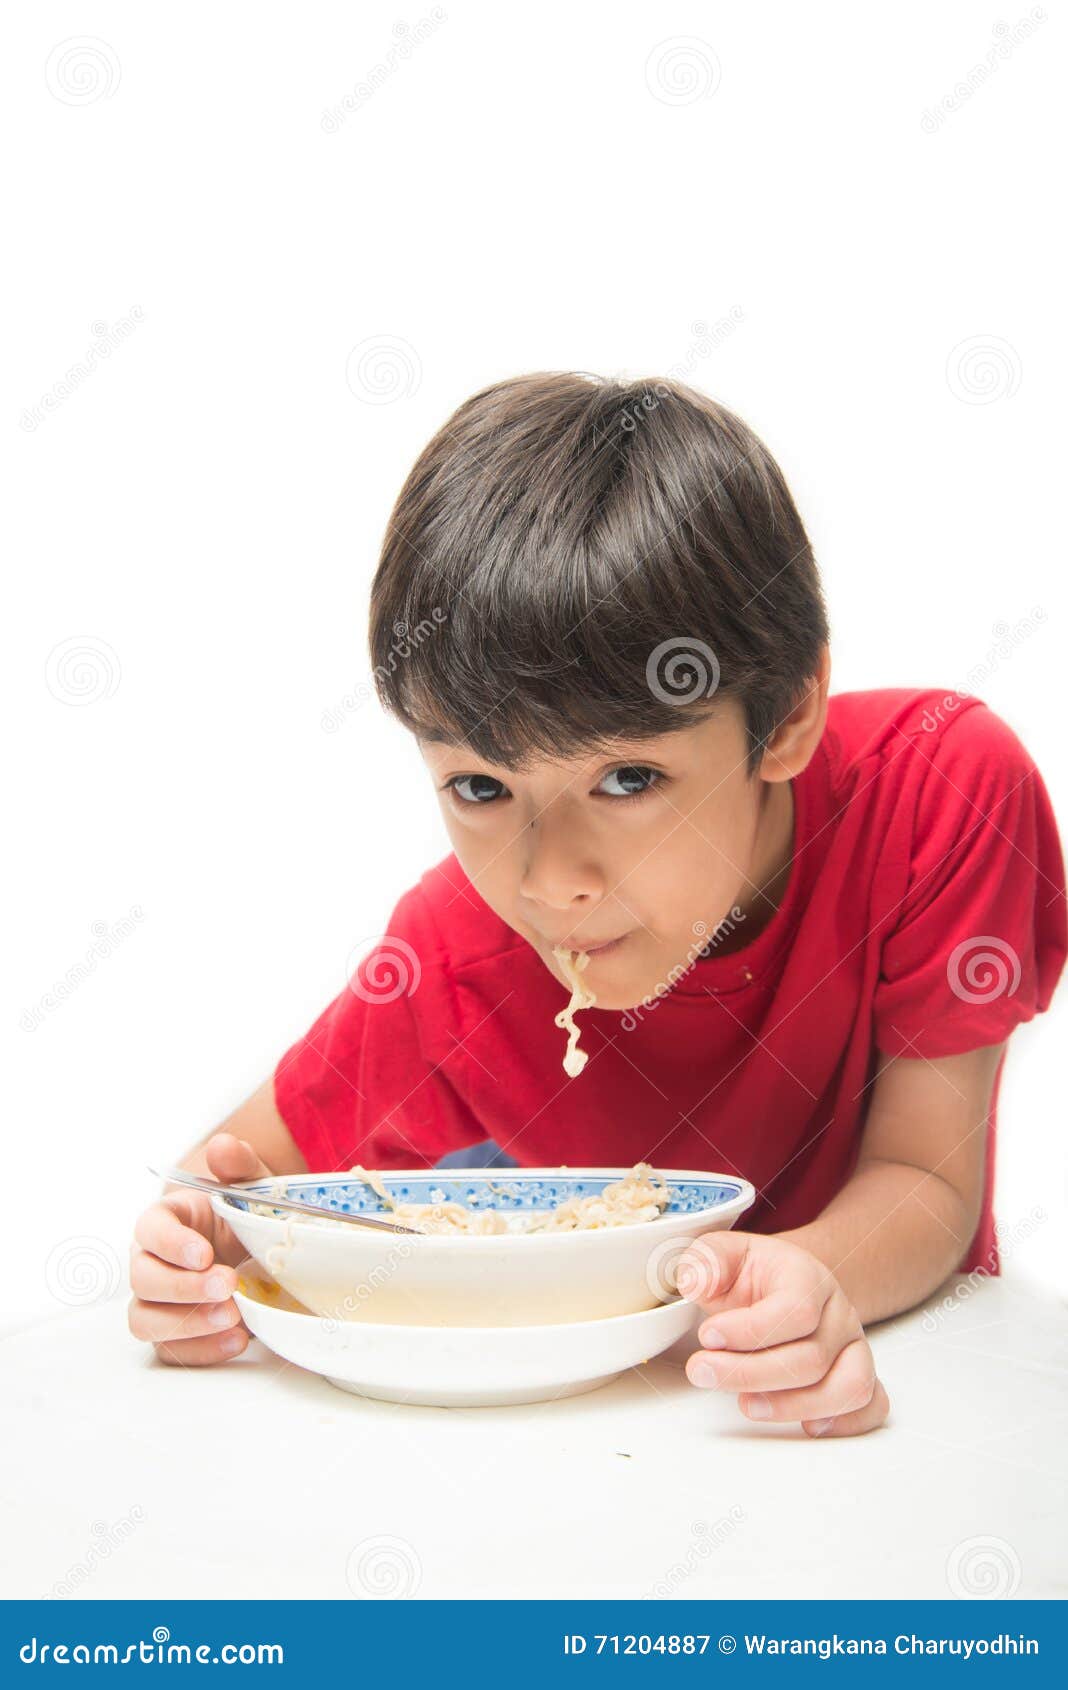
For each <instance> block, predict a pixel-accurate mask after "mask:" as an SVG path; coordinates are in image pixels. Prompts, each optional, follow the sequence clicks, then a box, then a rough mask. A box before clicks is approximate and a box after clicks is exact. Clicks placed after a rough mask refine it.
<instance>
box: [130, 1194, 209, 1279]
mask: <svg viewBox="0 0 1068 1690" xmlns="http://www.w3.org/2000/svg"><path fill="white" fill-rule="evenodd" d="M211 1223H212V1214H211V1209H210V1206H209V1205H208V1204H207V1201H206V1200H205V1199H198V1196H197V1194H196V1193H194V1192H187V1191H170V1192H168V1193H167V1195H166V1196H165V1197H161V1198H160V1200H159V1202H158V1203H153V1204H152V1207H151V1208H149V1209H146V1210H145V1212H144V1214H143V1215H141V1216H140V1218H139V1220H138V1222H137V1225H136V1226H135V1227H134V1238H135V1239H136V1240H137V1242H138V1244H140V1245H141V1248H142V1249H144V1250H148V1251H149V1252H150V1253H151V1254H152V1255H153V1256H158V1257H159V1258H160V1260H161V1261H164V1262H172V1263H173V1264H174V1266H175V1267H184V1268H193V1269H202V1268H209V1267H210V1266H211V1263H212V1247H211V1244H210V1243H209V1241H208V1238H207V1237H206V1236H205V1233H208V1234H210V1233H211V1231H212V1224H211Z"/></svg>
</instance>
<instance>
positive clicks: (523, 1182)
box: [230, 1168, 742, 1215]
mask: <svg viewBox="0 0 1068 1690" xmlns="http://www.w3.org/2000/svg"><path fill="white" fill-rule="evenodd" d="M381 1177H382V1183H383V1185H384V1186H385V1187H386V1190H387V1191H388V1192H389V1193H390V1195H391V1196H392V1197H393V1199H394V1201H395V1202H399V1203H440V1202H446V1203H465V1204H466V1205H467V1206H468V1208H471V1209H479V1208H481V1209H499V1210H501V1211H504V1212H512V1211H515V1210H530V1209H551V1208H554V1207H555V1206H556V1205H557V1204H558V1203H566V1202H567V1201H568V1199H569V1198H571V1197H591V1196H594V1195H596V1194H597V1193H599V1192H601V1191H603V1190H604V1188H605V1186H606V1185H611V1184H613V1183H614V1181H616V1180H617V1179H618V1178H619V1177H620V1176H619V1175H618V1174H604V1175H587V1176H585V1177H583V1178H579V1177H577V1176H575V1175H568V1174H561V1175H552V1176H540V1175H524V1174H522V1173H519V1174H515V1173H512V1172H511V1171H508V1172H502V1173H496V1174H495V1173H493V1172H487V1173H484V1174H476V1173H471V1172H468V1173H466V1174H465V1176H464V1177H462V1178H457V1177H452V1178H450V1177H449V1174H448V1173H447V1172H446V1171H445V1170H443V1169H440V1168H434V1169H430V1170H428V1173H427V1175H426V1176H425V1177H423V1178H420V1179H416V1180H411V1179H404V1178H399V1177H395V1176H393V1175H391V1174H389V1173H384V1174H383V1175H382V1176H381ZM670 1183H671V1199H670V1201H669V1202H668V1204H667V1206H666V1208H665V1209H664V1210H663V1211H662V1212H663V1214H665V1215H693V1214H698V1213H703V1212H705V1211H707V1210H709V1209H716V1208H719V1207H720V1206H721V1205H722V1204H724V1203H730V1202H731V1201H732V1200H733V1199H734V1198H735V1197H737V1196H738V1194H739V1192H740V1191H741V1190H742V1182H741V1181H740V1180H738V1181H735V1180H726V1179H707V1180H704V1179H701V1180H698V1179H693V1180H680V1181H674V1182H670ZM248 1191H249V1194H250V1196H255V1197H257V1198H259V1200H260V1201H266V1202H269V1201H270V1199H271V1197H272V1195H273V1196H284V1197H290V1198H293V1199H295V1200H297V1201H299V1202H302V1203H314V1204H315V1205H316V1206H317V1207H318V1206H321V1207H322V1209H323V1211H324V1212H325V1213H327V1214H329V1213H330V1212H331V1211H335V1212H337V1211H340V1212H341V1213H342V1214H356V1215H367V1214H371V1215H380V1214H388V1213H389V1208H388V1205H387V1204H385V1203H384V1202H383V1201H382V1199H381V1198H380V1197H379V1195H378V1193H377V1192H376V1191H372V1190H371V1187H370V1186H369V1185H365V1184H364V1182H363V1181H362V1180H358V1179H357V1180H353V1179H350V1178H349V1177H348V1176H347V1175H345V1174H337V1175H331V1176H330V1177H329V1178H327V1179H318V1180H317V1179H314V1178H312V1179H309V1178H307V1177H303V1178H299V1179H293V1180H289V1181H287V1182H286V1184H285V1185H283V1186H282V1187H281V1189H279V1186H278V1184H277V1182H274V1181H268V1180H264V1181H263V1182H262V1183H260V1184H258V1185H255V1186H251V1185H250V1186H249V1187H248ZM230 1201H235V1200H234V1199H230ZM238 1207H240V1208H244V1207H246V1205H245V1204H243V1203H240V1204H238Z"/></svg>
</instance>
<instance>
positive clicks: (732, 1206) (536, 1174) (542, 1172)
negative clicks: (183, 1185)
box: [209, 1163, 757, 1330]
mask: <svg viewBox="0 0 1068 1690" xmlns="http://www.w3.org/2000/svg"><path fill="white" fill-rule="evenodd" d="M633 1166H634V1164H633V1163H632V1164H631V1167H633ZM375 1171H376V1172H378V1170H377V1169H376V1170H375ZM457 1171H458V1172H461V1173H467V1174H480V1173H486V1174H489V1173H492V1172H493V1171H494V1170H493V1169H491V1168H485V1169H483V1168H467V1169H460V1170H457ZM348 1172H351V1170H348V1169H341V1170H337V1169H335V1170H334V1171H333V1172H331V1173H328V1174H292V1175H288V1174H272V1175H270V1176H269V1177H270V1178H271V1179H284V1180H286V1181H287V1183H288V1184H290V1185H296V1184H300V1183H303V1182H305V1181H306V1182H308V1183H310V1184H313V1185H314V1184H320V1185H321V1184H324V1183H325V1182H326V1181H327V1180H331V1179H334V1180H339V1179H343V1178H344V1176H345V1174H346V1173H348ZM450 1172H451V1170H450V1169H448V1168H413V1169H406V1168H387V1169H383V1170H382V1173H383V1175H384V1177H386V1178H390V1179H392V1178H394V1177H397V1176H400V1177H408V1178H411V1177H412V1175H413V1174H419V1175H421V1176H429V1175H431V1174H444V1175H445V1176H446V1177H448V1175H449V1173H450ZM500 1172H501V1173H502V1174H507V1175H519V1176H526V1177H527V1178H545V1176H546V1175H550V1174H556V1175H559V1174H561V1173H566V1174H568V1175H571V1176H572V1177H575V1178H578V1177H581V1176H583V1175H587V1174H594V1175H597V1176H598V1177H600V1176H604V1175H607V1176H608V1177H610V1178H617V1179H618V1178H622V1177H623V1175H624V1174H628V1173H629V1172H630V1168H629V1167H628V1168H570V1167H569V1168H559V1167H557V1168H506V1169H501V1170H500ZM653 1172H654V1173H656V1174H658V1175H659V1176H660V1177H661V1178H662V1179H664V1180H666V1181H667V1182H668V1183H669V1184H670V1183H671V1180H672V1179H673V1178H674V1179H676V1180H680V1181H681V1180H686V1181H689V1182H693V1181H695V1180H696V1181H698V1182H701V1183H707V1184H716V1185H728V1186H733V1187H734V1188H735V1193H734V1196H733V1197H729V1198H727V1199H726V1201H725V1202H723V1203H719V1204H717V1205H716V1207H715V1208H711V1209H695V1210H692V1211H691V1212H689V1213H686V1214H683V1213H679V1214H667V1215H658V1216H657V1218H656V1219H655V1220H653V1221H638V1222H635V1223H634V1226H633V1227H629V1226H619V1227H614V1226H613V1227H581V1228H576V1229H575V1230H574V1231H571V1232H490V1233H466V1232H461V1233H455V1234H449V1233H441V1232H433V1233H426V1232H397V1233H386V1232H380V1233H377V1234H375V1236H376V1237H378V1238H379V1239H382V1240H386V1239H390V1240H392V1241H394V1242H403V1243H405V1244H407V1245H408V1246H409V1247H410V1248H412V1249H418V1248H423V1249H425V1248H426V1246H428V1245H441V1246H443V1247H444V1248H445V1249H455V1248H457V1247H460V1248H466V1249H471V1248H472V1247H475V1246H479V1245H482V1246H484V1245H488V1244H498V1245H499V1244H501V1243H502V1242H503V1241H506V1240H518V1239H525V1240H526V1241H527V1242H529V1243H534V1242H538V1243H541V1244H550V1243H551V1244H564V1243H569V1242H570V1243H573V1241H574V1240H576V1239H590V1238H607V1237H612V1238H618V1237H619V1235H620V1234H621V1233H623V1234H629V1233H631V1232H640V1233H641V1235H642V1236H643V1237H648V1236H649V1234H650V1233H651V1232H653V1231H654V1229H656V1228H661V1229H663V1228H666V1227H667V1226H672V1225H676V1224H677V1223H678V1222H679V1221H684V1220H685V1221H692V1222H693V1224H694V1225H695V1226H700V1225H701V1224H702V1223H707V1221H708V1220H710V1219H712V1218H713V1217H718V1218H719V1219H720V1220H722V1219H723V1218H724V1217H725V1216H726V1215H730V1216H731V1218H732V1219H735V1218H736V1217H737V1216H738V1215H742V1214H745V1212H746V1210H747V1209H750V1208H752V1206H753V1204H754V1203H755V1201H756V1195H757V1194H756V1187H755V1186H754V1185H753V1184H752V1183H751V1181H749V1180H747V1179H742V1178H741V1177H740V1175H737V1174H716V1173H709V1172H708V1171H707V1170H705V1171H698V1170H694V1169H685V1168H654V1170H653ZM250 1183H251V1182H250ZM256 1183H257V1184H262V1183H263V1182H262V1181H257V1182H256ZM209 1201H210V1203H211V1206H212V1208H213V1209H214V1211H215V1213H216V1214H217V1215H218V1216H219V1217H220V1219H222V1220H227V1221H228V1220H229V1219H230V1218H231V1217H232V1216H233V1215H234V1214H238V1215H244V1216H245V1218H246V1220H247V1221H248V1222H249V1223H250V1224H251V1225H253V1226H255V1225H259V1224H263V1225H266V1226H277V1227H284V1226H287V1225H288V1226H290V1227H292V1228H297V1227H299V1228H300V1229H301V1231H302V1232H303V1233H310V1232H312V1231H313V1230H314V1234H315V1236H316V1237H317V1238H319V1239H322V1240H326V1239H331V1238H332V1239H334V1240H335V1243H334V1244H326V1245H325V1246H324V1247H325V1248H327V1249H334V1248H337V1244H338V1242H344V1243H347V1242H349V1241H351V1238H352V1234H351V1233H350V1232H349V1230H348V1228H346V1227H338V1228H337V1230H336V1231H334V1230H333V1229H332V1228H324V1227H323V1225H322V1223H321V1222H320V1221H319V1220H318V1219H317V1218H315V1217H312V1216H307V1217H305V1216H303V1215H288V1216H285V1217H284V1218H283V1217H279V1216H277V1215H255V1214H253V1213H252V1212H251V1210H248V1209H242V1208H240V1206H239V1205H238V1204H236V1203H235V1202H234V1201H233V1200H232V1199H231V1198H228V1197H220V1196H216V1195H214V1194H212V1195H211V1196H210V1197H209ZM387 1212H388V1211H387ZM323 1218H324V1220H329V1219H330V1214H329V1212H328V1211H327V1212H324V1216H323ZM717 1230H722V1229H717ZM357 1236H360V1235H359V1234H357ZM362 1236H363V1238H364V1240H365V1241H366V1240H367V1236H368V1235H367V1233H366V1232H365V1233H364V1234H363V1235H362ZM587 1247H588V1246H585V1245H583V1246H582V1248H587ZM290 1312H292V1311H290ZM569 1324H570V1323H569ZM480 1330H482V1329H481V1328H480Z"/></svg>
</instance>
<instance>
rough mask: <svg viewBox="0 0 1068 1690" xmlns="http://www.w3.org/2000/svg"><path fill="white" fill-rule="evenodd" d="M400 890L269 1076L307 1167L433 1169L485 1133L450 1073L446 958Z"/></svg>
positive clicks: (454, 1036) (412, 900) (455, 1033)
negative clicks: (380, 932) (344, 979)
mask: <svg viewBox="0 0 1068 1690" xmlns="http://www.w3.org/2000/svg"><path fill="white" fill-rule="evenodd" d="M416 900H417V894H416V893H410V894H406V895H405V898H403V899H402V900H401V902H400V903H399V904H398V906H397V909H396V910H395V911H394V913H393V916H392V917H391V920H390V931H389V933H387V934H386V935H385V937H384V938H382V939H380V940H379V941H378V943H377V944H376V945H374V946H373V947H372V949H371V950H370V951H369V952H368V954H367V956H365V957H364V958H363V959H362V960H361V961H360V962H359V964H358V965H357V967H356V968H355V969H354V971H353V973H352V974H351V976H350V979H349V983H348V984H347V985H346V986H345V988H344V989H343V990H342V991H341V992H339V994H338V996H337V997H336V998H335V999H334V1001H333V1003H331V1004H330V1005H329V1007H328V1008H327V1009H326V1010H324V1011H323V1013H322V1015H320V1017H319V1019H318V1020H317V1021H316V1022H315V1023H314V1025H313V1026H312V1027H311V1028H310V1029H309V1031H308V1032H307V1033H305V1035H304V1037H303V1038H301V1039H298V1040H297V1042H296V1044H294V1045H293V1046H291V1048H290V1049H289V1050H287V1051H286V1053H285V1055H284V1056H283V1057H282V1059H281V1061H280V1062H279V1063H278V1065H277V1067H276V1069H275V1072H274V1091H275V1102H276V1104H277V1107H278V1112H279V1114H280V1115H281V1117H282V1119H283V1121H284V1122H285V1124H286V1126H287V1127H288V1128H289V1130H290V1132H291V1133H292V1134H293V1138H294V1140H295V1141H296V1144H297V1146H298V1148H299V1149H300V1151H301V1153H302V1155H303V1156H304V1159H305V1161H306V1162H307V1164H308V1168H309V1170H310V1171H311V1172H313V1173H330V1172H335V1171H338V1170H341V1169H346V1168H350V1167H352V1166H353V1164H354V1163H359V1164H360V1165H361V1166H363V1167H365V1168H372V1169H390V1168H421V1167H433V1166H434V1165H435V1164H436V1163H437V1162H438V1161H439V1160H440V1158H441V1157H442V1156H443V1155H445V1154H446V1152H447V1151H450V1150H459V1149H463V1148H464V1147H465V1146H467V1145H469V1144H474V1143H477V1142H478V1140H479V1139H482V1138H484V1137H485V1133H484V1132H483V1131H482V1130H481V1129H480V1128H479V1127H478V1125H477V1122H476V1121H475V1118H474V1116H473V1115H472V1113H471V1112H470V1110H469V1109H468V1108H467V1107H466V1105H465V1104H464V1102H463V1101H462V1099H461V1098H460V1097H459V1096H458V1095H457V1094H456V1092H455V1091H454V1089H453V1086H452V1083H451V1081H450V1078H449V1073H448V1069H449V1066H450V1051H455V1050H456V1049H457V1047H458V1042H459V1040H460V1038H461V1037H462V1029H461V1028H460V1027H458V1026H456V1025H455V1018H456V1017H455V1006H454V998H453V993H452V990H451V983H450V979H449V975H448V968H447V963H446V961H445V959H444V958H442V957H441V955H440V953H439V952H437V951H436V950H435V947H434V941H433V938H432V936H430V935H429V934H428V931H427V930H426V929H425V928H422V927H421V926H420V923H419V921H418V919H417V914H418V909H417V902H416Z"/></svg>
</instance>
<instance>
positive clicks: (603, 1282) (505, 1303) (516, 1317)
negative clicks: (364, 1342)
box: [211, 1168, 756, 1329]
mask: <svg viewBox="0 0 1068 1690" xmlns="http://www.w3.org/2000/svg"><path fill="white" fill-rule="evenodd" d="M628 1172H629V1170H628V1169H626V1168H516V1169H507V1170H505V1169H498V1170H494V1171H490V1170H483V1169H467V1170H464V1171H461V1170H459V1169H455V1168H450V1169H434V1168H431V1169H427V1168H420V1169H414V1170H412V1171H406V1170H403V1169H400V1170H397V1169H393V1170H391V1171H390V1172H388V1173H386V1174H383V1176H382V1178H383V1180H384V1181H385V1184H386V1187H387V1189H388V1191H389V1192H390V1194H391V1196H392V1197H393V1198H394V1200H395V1201H398V1202H413V1201H414V1202H436V1201H438V1197H437V1196H436V1195H435V1194H436V1193H438V1192H440V1193H441V1194H442V1195H443V1196H444V1197H445V1198H446V1199H447V1200H449V1201H452V1202H458V1203H464V1204H467V1205H469V1206H473V1207H476V1208H477V1207H482V1208H492V1209H495V1210H497V1211H499V1212H500V1213H501V1214H503V1215H504V1216H505V1217H506V1220H507V1221H508V1222H509V1224H511V1223H522V1221H523V1219H524V1217H526V1216H529V1215H531V1214H532V1213H533V1214H543V1213H546V1212H548V1211H549V1210H551V1209H552V1208H553V1207H554V1206H555V1205H557V1204H559V1203H562V1202H565V1201H566V1200H567V1199H569V1198H571V1197H584V1196H589V1195H596V1194H598V1193H599V1192H600V1191H602V1190H603V1189H604V1187H605V1186H606V1185H607V1184H609V1183H610V1182H611V1181H613V1180H618V1179H622V1178H623V1176H624V1175H625V1174H626V1173H628ZM657 1172H658V1174H660V1175H661V1176H662V1177H663V1179H665V1180H666V1181H667V1183H668V1185H669V1186H670V1187H671V1200H670V1203H669V1204H668V1207H667V1208H666V1210H665V1211H664V1213H663V1214H662V1215H660V1217H659V1218H658V1219H656V1220H650V1221H641V1222H638V1223H636V1224H635V1225H633V1226H614V1227H601V1228H594V1229H588V1230H579V1231H575V1232H535V1233H522V1232H511V1231H510V1232H506V1233H503V1234H487V1235H471V1234H459V1235H456V1236H450V1237H441V1236H431V1235H427V1234H412V1233H401V1232H386V1231H382V1230H377V1231H376V1230H374V1229H372V1228H370V1227H362V1226H350V1225H338V1224H337V1223H336V1222H335V1221H333V1220H332V1219H331V1214H332V1212H333V1213H334V1214H337V1213H355V1214H359V1213H367V1214H388V1209H387V1206H386V1204H385V1203H383V1202H382V1200H381V1198H379V1197H378V1196H377V1195H376V1194H375V1192H374V1191H372V1190H371V1188H370V1186H368V1185H367V1184H366V1183H365V1182H364V1181H362V1180H360V1179H359V1178H358V1177H354V1176H353V1175H352V1174H351V1173H348V1174H345V1173H341V1174H338V1173H333V1174H300V1175H293V1176H290V1177H286V1178H279V1179H276V1180H270V1181H269V1180H263V1181H257V1182H256V1184H255V1185H250V1186H249V1187H248V1192H249V1196H250V1198H253V1199H258V1201H259V1202H261V1203H269V1202H270V1199H271V1196H272V1194H273V1195H277V1196H283V1195H284V1196H290V1197H295V1198H300V1199H302V1200H303V1201H304V1202H308V1203H314V1204H316V1205H317V1206H321V1207H322V1209H323V1219H322V1220H318V1219H310V1220H304V1219H303V1218H300V1217H297V1218H292V1217H291V1218H289V1219H283V1218H281V1217H280V1216H279V1215H277V1214H257V1213H255V1212H254V1211H253V1210H251V1209H248V1208H246V1207H243V1206H239V1205H238V1204H235V1203H234V1202H232V1201H231V1200H230V1199H228V1198H223V1197H212V1199H211V1203H212V1207H213V1208H214V1210H215V1213H216V1214H217V1215H219V1216H220V1217H221V1218H222V1219H223V1220H225V1221H226V1223H227V1225H228V1226H230V1227H232V1229H233V1231H234V1232H235V1233H236V1234H237V1237H238V1238H239V1239H240V1241H241V1243H242V1244H243V1245H244V1247H245V1249H246V1250H247V1251H248V1253H249V1255H250V1256H254V1257H255V1259H256V1261H257V1262H258V1263H259V1264H260V1266H261V1267H262V1268H263V1269H264V1270H265V1271H266V1273H267V1274H269V1275H270V1277H271V1278H272V1279H275V1280H277V1281H278V1283H279V1284H280V1285H283V1286H284V1287H285V1289H286V1290H287V1291H288V1292H289V1293H290V1294H291V1295H292V1296H293V1297H295V1298H296V1299H297V1301H298V1302H299V1303H301V1304H303V1306H304V1307H305V1308H307V1309H310V1310H311V1311H312V1312H313V1313H314V1314H317V1315H321V1316H323V1317H324V1318H325V1319H329V1320H333V1321H335V1322H337V1321H340V1322H344V1323H346V1324H358V1325H365V1324H368V1323H376V1324H382V1325H386V1326H419V1327H426V1326H450V1327H456V1326H464V1327H471V1326H485V1327H494V1328H497V1327H504V1326H521V1327H523V1328H525V1329H526V1328H530V1327H532V1326H543V1325H545V1326H557V1325H560V1324H562V1323H563V1322H565V1321H567V1322H571V1321H574V1322H575V1323H576V1324H581V1323H582V1322H585V1321H590V1320H602V1319H605V1318H607V1317H608V1316H610V1315H620V1314H638V1313H639V1312H641V1311H642V1310H653V1309H655V1308H656V1307H657V1305H658V1304H661V1303H666V1302H670V1301H673V1300H674V1299H675V1297H676V1296H677V1292H676V1289H675V1282H674V1277H673V1270H674V1267H675V1265H676V1263H677V1262H678V1259H679V1257H680V1256H681V1255H682V1253H683V1251H684V1250H685V1249H686V1247H687V1245H688V1244H689V1243H690V1242H691V1241H692V1240H693V1239H694V1238H697V1237H700V1236H701V1234H702V1233H706V1232H716V1231H719V1230H720V1229H725V1228H727V1227H730V1226H733V1225H734V1222H735V1221H736V1220H737V1219H738V1217H739V1216H740V1215H742V1214H744V1213H745V1211H746V1209H748V1208H749V1206H750V1204H751V1203H752V1202H753V1200H754V1197H755V1195H756V1194H755V1192H754V1190H753V1187H752V1186H751V1185H750V1184H749V1183H748V1181H746V1180H743V1179H738V1178H736V1177H735V1176H733V1175H729V1174H713V1173H708V1172H697V1171H694V1170H691V1169H677V1168H663V1169H658V1170H657Z"/></svg>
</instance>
